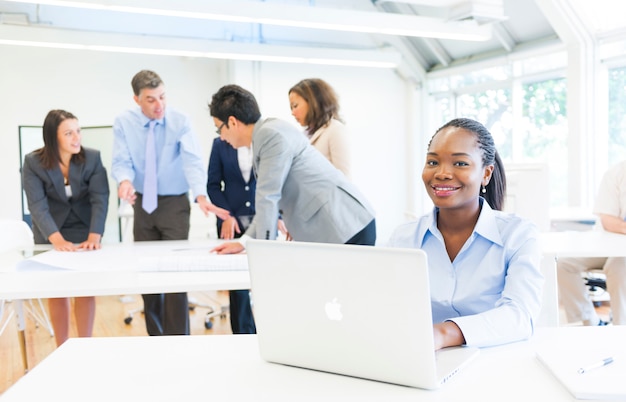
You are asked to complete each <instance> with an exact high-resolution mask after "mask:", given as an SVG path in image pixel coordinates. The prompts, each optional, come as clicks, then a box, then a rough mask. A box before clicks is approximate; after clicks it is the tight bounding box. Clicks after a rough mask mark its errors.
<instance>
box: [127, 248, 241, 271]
mask: <svg viewBox="0 0 626 402" xmlns="http://www.w3.org/2000/svg"><path fill="white" fill-rule="evenodd" d="M139 269H140V270H141V271H144V272H146V271H147V272H190V271H247V270H248V259H247V257H246V255H245V254H230V255H228V254H210V253H209V252H208V250H196V249H180V250H174V251H172V252H170V253H167V254H160V255H151V256H145V257H142V258H141V259H140V263H139Z"/></svg>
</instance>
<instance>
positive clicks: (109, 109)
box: [0, 46, 423, 243]
mask: <svg viewBox="0 0 626 402" xmlns="http://www.w3.org/2000/svg"><path fill="white" fill-rule="evenodd" d="M0 51H1V52H2V63H0V94H2V98H1V100H0V103H1V105H0V106H1V107H0V110H2V116H1V118H0V150H2V151H1V152H3V156H2V158H0V169H1V170H2V171H3V172H4V174H3V176H4V177H5V180H4V186H3V192H4V195H3V196H2V197H0V218H12V219H20V218H21V198H20V188H21V186H20V172H19V166H20V160H19V145H18V127H19V126H20V125H38V126H40V125H42V124H43V120H44V117H45V116H46V114H47V112H48V111H49V110H50V109H56V108H60V109H66V110H68V111H71V112H72V113H74V114H75V115H76V116H78V118H79V120H80V123H81V125H83V126H101V125H111V124H113V120H114V118H115V116H116V115H117V114H118V113H120V112H121V111H123V110H125V109H126V108H128V107H130V106H132V105H133V104H134V102H133V100H132V90H131V87H130V80H131V78H132V76H133V75H134V74H135V73H136V72H137V71H139V70H141V69H144V68H147V69H152V70H154V71H156V72H157V73H158V74H159V75H160V76H161V78H163V80H164V81H165V83H166V88H167V94H168V105H169V106H171V107H175V108H177V109H179V110H181V111H183V112H184V113H186V114H188V115H189V116H190V117H191V119H192V123H193V126H194V128H195V130H196V132H197V133H198V136H199V138H200V139H201V142H202V146H203V152H204V156H205V160H208V155H209V151H210V144H211V142H212V140H213V138H214V134H213V133H214V129H215V128H214V127H213V123H212V120H211V119H210V116H209V112H208V109H207V102H208V101H209V100H210V97H211V95H212V94H213V93H214V92H216V91H217V90H218V89H219V87H220V86H221V85H224V84H227V83H237V84H240V85H242V86H244V87H246V88H247V89H249V90H251V91H252V92H253V93H254V94H255V95H256V96H257V99H258V101H259V104H260V106H261V111H262V113H263V114H264V115H265V116H273V117H281V118H284V119H286V120H289V121H292V122H293V123H294V124H296V123H295V121H294V120H293V118H292V117H291V114H290V111H289V103H288V100H287V91H288V90H289V88H290V87H291V86H292V85H293V84H295V83H296V82H298V81H299V80H301V79H303V78H307V77H319V78H322V79H324V80H327V81H328V82H329V83H330V84H331V85H332V86H333V87H334V88H335V89H336V91H337V92H338V94H339V96H340V102H341V107H342V115H343V117H344V119H345V120H346V123H347V125H348V127H349V129H350V131H351V133H352V139H353V146H354V152H353V162H354V163H353V164H354V166H353V172H354V173H353V181H354V182H355V183H356V184H357V185H358V186H359V187H360V188H361V190H362V191H363V193H364V194H365V195H366V197H367V198H368V199H369V200H370V202H371V203H372V204H373V206H374V208H375V209H376V211H377V225H378V238H379V243H384V242H386V241H387V239H388V237H389V235H390V233H391V231H392V230H393V228H394V227H395V226H397V225H398V224H399V223H401V222H402V221H403V220H404V213H405V211H406V210H407V209H412V208H413V207H412V206H408V205H407V201H406V200H407V194H408V193H409V189H407V183H409V184H408V185H409V186H410V183H412V182H415V181H414V180H411V175H409V173H410V172H407V171H406V166H407V158H408V156H410V155H411V154H412V152H413V150H411V149H407V146H406V139H407V137H410V136H412V135H414V133H412V132H411V131H413V130H414V129H413V128H412V127H413V126H412V125H411V124H410V120H411V119H409V118H407V116H413V115H414V113H413V112H412V110H415V109H414V105H412V102H411V99H413V96H412V93H411V91H412V90H411V89H409V88H408V86H407V85H406V84H405V83H404V81H403V80H402V79H401V78H399V77H398V76H397V75H396V74H395V73H394V72H393V71H390V70H380V69H367V68H354V67H331V66H313V65H296V64H279V63H259V62H254V63H252V62H236V63H235V62H233V63H228V62H223V61H214V60H207V59H189V58H178V57H166V56H145V55H129V54H116V53H96V52H88V51H74V50H59V49H35V48H33V49H30V48H16V47H6V46H5V47H1V48H0ZM416 112H417V111H416ZM422 153H423V152H422ZM417 178H419V176H417ZM418 184H419V183H418ZM411 191H413V190H411ZM197 216H198V214H195V215H194V218H193V219H194V220H193V221H192V236H193V233H198V230H197V229H198V225H202V226H203V228H202V230H201V231H200V232H204V230H205V229H204V227H205V226H206V227H211V228H212V226H209V223H208V222H209V221H202V222H200V221H199V220H198V218H197ZM211 222H212V221H211ZM211 225H212V223H211ZM194 229H195V231H194Z"/></svg>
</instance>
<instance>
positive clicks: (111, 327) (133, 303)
mask: <svg viewBox="0 0 626 402" xmlns="http://www.w3.org/2000/svg"><path fill="white" fill-rule="evenodd" d="M189 300H190V302H196V303H197V304H198V306H197V307H196V308H194V309H193V310H192V311H190V313H189V314H190V315H189V317H190V328H191V334H192V335H201V334H206V335H210V334H231V333H232V332H231V329H230V321H229V319H228V317H226V318H223V319H222V318H220V317H219V316H217V317H214V318H213V320H212V323H213V326H212V329H206V328H205V318H206V314H207V312H209V311H210V310H209V308H206V307H203V306H206V305H210V306H213V307H214V310H215V311H217V312H219V311H221V309H220V306H222V305H227V304H228V292H227V291H220V292H190V293H189ZM43 304H44V306H46V307H47V303H46V300H43ZM142 306H143V301H142V299H141V295H125V296H100V297H97V298H96V318H95V322H94V329H93V336H147V333H146V325H145V321H144V317H143V314H141V312H137V313H136V314H133V315H132V320H131V322H130V324H125V322H124V319H125V318H126V317H128V316H129V315H128V312H129V311H131V310H133V309H141V307H142ZM6 310H7V313H8V312H10V311H12V304H11V303H10V302H9V304H8V306H6ZM7 313H5V317H1V318H6V316H7V315H8V314H7ZM3 324H4V320H3V321H1V322H0V328H2V325H3ZM16 328H17V324H16V322H15V318H14V317H13V318H11V320H10V321H9V323H8V325H7V326H6V328H5V329H4V332H3V333H2V335H1V336H0V394H2V393H3V392H4V391H5V390H6V389H8V388H9V387H10V386H11V385H13V384H14V383H15V382H16V381H17V380H18V379H20V377H22V376H23V375H24V368H23V365H22V358H21V354H20V348H19V343H18V336H17V330H16ZM71 336H76V334H75V332H74V333H73V334H72V335H71ZM26 344H27V349H28V362H29V366H30V368H31V369H32V368H33V367H35V366H36V365H37V364H38V363H39V362H40V361H42V360H43V359H44V358H45V357H46V356H48V355H49V354H50V353H51V352H52V351H54V349H55V348H56V344H55V341H54V338H53V337H52V336H50V333H49V332H48V331H47V329H46V328H45V327H42V326H41V325H40V326H38V327H37V326H36V325H35V321H34V320H33V319H31V318H29V317H28V315H27V318H26Z"/></svg>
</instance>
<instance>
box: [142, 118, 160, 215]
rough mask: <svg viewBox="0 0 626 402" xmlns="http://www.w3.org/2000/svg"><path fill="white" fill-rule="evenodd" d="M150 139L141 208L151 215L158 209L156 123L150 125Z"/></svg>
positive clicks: (147, 145)
mask: <svg viewBox="0 0 626 402" xmlns="http://www.w3.org/2000/svg"><path fill="white" fill-rule="evenodd" d="M148 124H149V126H148V138H147V140H146V166H145V168H146V172H145V176H144V179H143V201H142V203H141V206H142V207H143V209H144V210H145V211H146V212H147V213H149V214H151V213H152V212H153V211H154V210H155V209H156V207H157V161H156V144H155V141H154V126H155V125H156V121H154V120H150V123H148Z"/></svg>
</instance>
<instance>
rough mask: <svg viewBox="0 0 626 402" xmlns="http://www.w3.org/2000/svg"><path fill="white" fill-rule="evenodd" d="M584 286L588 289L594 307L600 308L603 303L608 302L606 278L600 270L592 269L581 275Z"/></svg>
mask: <svg viewBox="0 0 626 402" xmlns="http://www.w3.org/2000/svg"><path fill="white" fill-rule="evenodd" d="M583 279H584V281H585V285H586V286H587V287H588V288H589V294H590V296H591V299H592V300H593V305H594V306H595V307H600V306H601V305H602V302H603V301H606V300H608V297H609V294H608V292H607V290H606V276H605V275H604V273H602V269H592V270H590V271H587V272H586V273H585V274H584V275H583Z"/></svg>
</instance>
